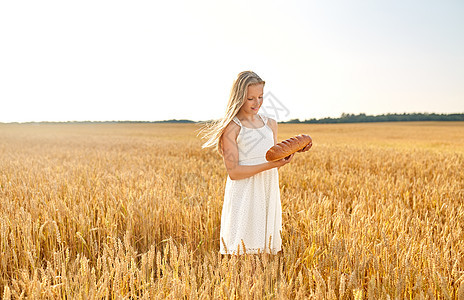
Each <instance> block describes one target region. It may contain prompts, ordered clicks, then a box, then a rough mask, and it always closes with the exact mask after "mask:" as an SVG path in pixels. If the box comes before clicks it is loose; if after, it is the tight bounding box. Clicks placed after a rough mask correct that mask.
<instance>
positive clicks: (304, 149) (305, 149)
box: [297, 142, 313, 152]
mask: <svg viewBox="0 0 464 300" xmlns="http://www.w3.org/2000/svg"><path fill="white" fill-rule="evenodd" d="M312 146H313V142H310V143H309V144H307V145H306V146H305V147H304V148H303V149H301V150H298V151H297V152H306V151H308V150H309V149H311V147H312Z"/></svg>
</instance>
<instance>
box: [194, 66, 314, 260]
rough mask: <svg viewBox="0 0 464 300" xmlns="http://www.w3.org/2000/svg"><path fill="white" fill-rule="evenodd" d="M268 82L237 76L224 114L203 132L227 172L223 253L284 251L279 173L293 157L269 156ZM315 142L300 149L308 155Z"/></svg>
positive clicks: (272, 128) (272, 129) (272, 124)
mask: <svg viewBox="0 0 464 300" xmlns="http://www.w3.org/2000/svg"><path fill="white" fill-rule="evenodd" d="M264 84H265V82H264V80H262V79H261V78H260V77H259V76H258V75H257V74H256V73H254V72H252V71H244V72H241V73H240V74H238V76H237V79H236V80H235V81H234V83H233V85H232V89H231V92H230V97H229V102H228V104H227V109H226V114H225V116H224V118H222V119H220V120H219V121H216V122H213V123H211V124H210V125H209V126H207V127H206V128H204V129H203V130H202V131H203V132H206V133H205V134H204V136H203V137H209V140H208V141H207V142H206V143H204V144H203V146H202V148H206V147H214V146H216V147H217V151H218V153H219V154H220V155H221V156H222V157H223V160H224V164H225V167H226V170H227V173H228V176H227V181H226V187H225V193H224V204H223V207H222V215H221V233H220V252H221V253H222V254H243V253H247V254H255V253H272V254H276V253H277V252H279V251H280V250H281V244H282V240H281V236H280V232H281V229H282V209H281V203H280V190H279V173H278V172H277V170H278V169H279V168H280V167H282V166H284V165H286V164H288V163H289V162H291V161H292V158H293V154H292V155H290V156H288V157H286V158H284V159H281V160H278V161H274V162H268V161H267V160H266V158H265V156H266V152H267V150H268V149H269V148H271V147H272V146H274V145H275V144H276V143H277V122H276V120H274V119H271V118H267V117H266V116H264V115H263V114H260V113H258V111H259V108H260V107H261V105H262V104H263V89H264ZM309 148H311V144H310V145H308V146H307V147H305V148H303V149H302V150H300V152H304V151H307V150H309Z"/></svg>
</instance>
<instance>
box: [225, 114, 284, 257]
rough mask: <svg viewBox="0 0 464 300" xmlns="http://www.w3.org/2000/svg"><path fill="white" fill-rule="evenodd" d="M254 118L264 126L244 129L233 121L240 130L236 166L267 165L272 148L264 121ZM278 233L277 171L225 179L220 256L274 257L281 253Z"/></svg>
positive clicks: (279, 210) (279, 220)
mask: <svg viewBox="0 0 464 300" xmlns="http://www.w3.org/2000/svg"><path fill="white" fill-rule="evenodd" d="M258 115H259V116H260V117H261V119H262V120H263V122H264V126H263V127H260V128H248V127H244V126H243V125H242V124H241V123H240V121H239V120H238V118H237V117H234V122H236V123H237V124H238V125H240V127H241V129H240V133H239V135H238V137H237V145H238V152H239V153H238V159H239V161H238V163H239V165H256V164H261V163H265V162H267V160H266V152H267V150H268V149H269V148H271V147H272V146H274V136H273V132H272V129H271V128H270V127H269V125H268V124H267V119H268V118H267V117H266V116H264V115H261V114H258ZM281 230H282V207H281V203H280V190H279V173H278V170H277V168H272V169H270V170H266V171H263V172H260V173H257V174H255V175H253V176H251V177H248V178H244V179H238V180H232V179H230V177H229V176H227V182H226V187H225V192H224V204H223V207H222V215H221V233H220V244H221V245H220V253H222V254H243V253H245V251H246V253H248V254H253V253H258V252H260V253H264V252H266V253H272V254H276V253H277V252H278V251H280V250H281V245H282V239H281ZM242 241H243V243H242ZM243 245H245V249H244V248H243Z"/></svg>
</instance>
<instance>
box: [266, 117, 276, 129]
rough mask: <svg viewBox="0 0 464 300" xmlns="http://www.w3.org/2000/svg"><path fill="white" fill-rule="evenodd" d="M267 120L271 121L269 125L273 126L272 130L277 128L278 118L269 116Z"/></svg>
mask: <svg viewBox="0 0 464 300" xmlns="http://www.w3.org/2000/svg"><path fill="white" fill-rule="evenodd" d="M267 122H268V123H269V127H271V128H272V130H274V129H277V121H276V120H274V119H272V118H268V121H267Z"/></svg>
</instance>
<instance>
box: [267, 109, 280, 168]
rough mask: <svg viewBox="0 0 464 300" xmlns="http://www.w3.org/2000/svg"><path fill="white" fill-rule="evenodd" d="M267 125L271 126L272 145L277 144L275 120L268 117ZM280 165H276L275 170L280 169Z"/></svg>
mask: <svg viewBox="0 0 464 300" xmlns="http://www.w3.org/2000/svg"><path fill="white" fill-rule="evenodd" d="M268 123H269V127H271V129H272V132H273V133H274V145H275V144H277V121H276V120H274V119H271V118H269V121H268ZM280 167H281V166H279V167H277V170H278V169H280Z"/></svg>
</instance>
